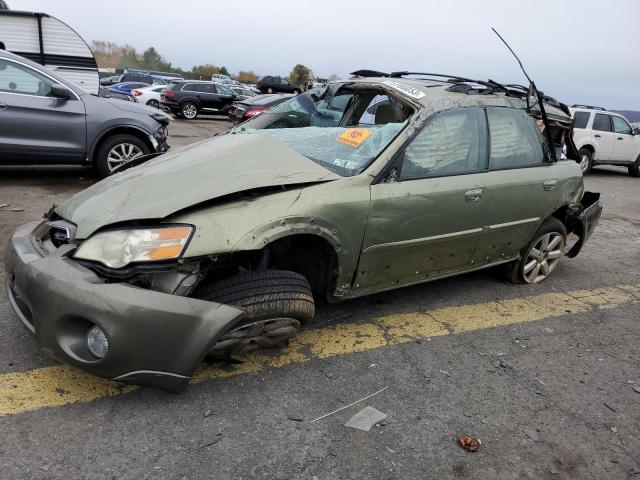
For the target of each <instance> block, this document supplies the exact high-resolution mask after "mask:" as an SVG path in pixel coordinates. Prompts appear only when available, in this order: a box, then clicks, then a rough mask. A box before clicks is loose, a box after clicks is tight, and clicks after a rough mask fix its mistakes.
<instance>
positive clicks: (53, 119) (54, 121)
mask: <svg viewBox="0 0 640 480" xmlns="http://www.w3.org/2000/svg"><path fill="white" fill-rule="evenodd" d="M54 83H55V81H54V80H52V79H51V78H49V77H48V76H46V75H44V74H42V73H40V72H38V71H36V70H34V69H32V68H31V67H29V66H27V65H24V64H22V63H20V62H15V61H13V60H9V59H5V58H3V59H0V163H25V164H27V163H81V162H82V161H83V160H84V159H85V156H86V118H85V109H84V103H83V102H82V100H80V98H78V97H77V96H76V95H75V94H74V93H72V95H71V98H69V99H67V100H64V99H59V98H54V97H52V96H51V86H52V85H53V84H54Z"/></svg>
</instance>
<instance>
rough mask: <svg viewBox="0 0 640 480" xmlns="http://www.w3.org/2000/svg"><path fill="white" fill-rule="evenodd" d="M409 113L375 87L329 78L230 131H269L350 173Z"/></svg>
mask: <svg viewBox="0 0 640 480" xmlns="http://www.w3.org/2000/svg"><path fill="white" fill-rule="evenodd" d="M343 87H344V88H343ZM412 113H413V109H412V108H411V107H410V106H408V105H407V104H405V103H404V102H402V101H401V100H399V99H398V98H396V97H394V96H392V95H388V94H387V93H385V92H383V91H381V90H376V89H374V88H368V89H366V88H365V89H354V88H349V87H348V86H346V87H345V84H332V85H330V86H329V87H325V88H320V89H314V90H311V91H309V92H307V93H303V94H301V95H297V96H296V97H293V98H291V99H289V100H287V101H285V102H283V103H280V104H279V105H277V106H275V107H273V108H271V109H270V110H268V111H266V112H264V113H262V114H260V115H258V116H256V117H254V118H253V119H251V120H249V121H247V122H244V123H243V124H241V125H239V126H237V127H235V128H234V129H232V130H231V133H232V134H248V135H269V136H271V137H273V138H276V139H278V140H280V141H281V142H283V143H286V144H287V145H288V146H289V147H291V148H293V149H294V150H295V151H297V152H298V153H300V154H302V155H304V156H305V157H307V158H309V159H311V160H313V161H314V162H316V163H319V164H320V165H322V166H324V167H325V168H328V169H329V170H332V171H334V172H336V173H338V174H340V175H343V176H351V175H356V174H358V173H360V172H362V171H363V170H364V169H365V168H366V167H367V166H368V165H369V164H370V163H371V162H372V161H373V160H374V159H375V158H376V157H377V156H378V155H379V154H380V152H382V150H384V149H385V148H386V146H387V145H388V144H389V143H390V142H391V141H392V140H393V139H394V138H395V137H396V135H398V133H399V132H400V131H401V130H402V129H403V128H404V127H405V126H406V124H407V122H408V119H409V117H410V116H411V114H412Z"/></svg>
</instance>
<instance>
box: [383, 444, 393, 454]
mask: <svg viewBox="0 0 640 480" xmlns="http://www.w3.org/2000/svg"><path fill="white" fill-rule="evenodd" d="M384 448H386V449H387V450H388V451H389V453H396V451H395V450H393V449H392V448H389V447H387V446H386V445H385V446H384Z"/></svg>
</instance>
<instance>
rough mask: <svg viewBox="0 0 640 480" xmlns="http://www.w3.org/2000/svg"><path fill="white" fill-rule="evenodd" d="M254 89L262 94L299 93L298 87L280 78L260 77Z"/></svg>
mask: <svg viewBox="0 0 640 480" xmlns="http://www.w3.org/2000/svg"><path fill="white" fill-rule="evenodd" d="M256 87H257V88H258V90H260V91H261V92H262V93H276V92H280V93H300V91H301V90H300V85H296V84H295V83H289V80H287V79H286V78H282V77H272V76H267V77H262V78H261V79H260V81H259V82H258V83H257V85H256Z"/></svg>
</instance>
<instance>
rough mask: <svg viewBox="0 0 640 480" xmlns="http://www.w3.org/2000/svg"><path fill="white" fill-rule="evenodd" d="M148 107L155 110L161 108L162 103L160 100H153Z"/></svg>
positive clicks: (148, 103)
mask: <svg viewBox="0 0 640 480" xmlns="http://www.w3.org/2000/svg"><path fill="white" fill-rule="evenodd" d="M147 105H149V106H150V107H153V108H160V102H158V100H154V99H151V100H149V101H148V102H147Z"/></svg>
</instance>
